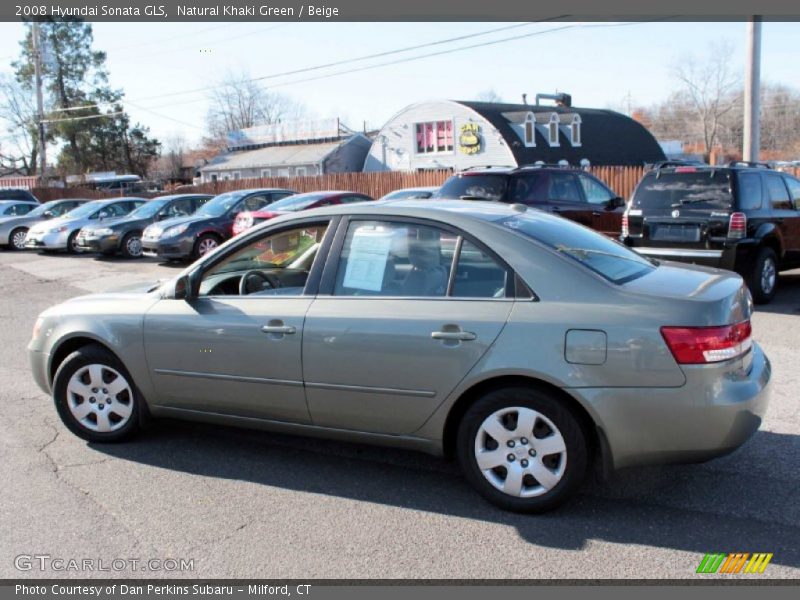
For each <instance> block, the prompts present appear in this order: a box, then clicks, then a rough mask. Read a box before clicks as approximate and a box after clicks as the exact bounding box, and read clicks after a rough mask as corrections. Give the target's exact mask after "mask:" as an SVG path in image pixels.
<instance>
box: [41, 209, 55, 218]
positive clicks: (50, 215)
mask: <svg viewBox="0 0 800 600" xmlns="http://www.w3.org/2000/svg"><path fill="white" fill-rule="evenodd" d="M42 216H43V217H44V218H45V219H52V218H53V217H55V216H56V215H55V213H54V212H53V211H52V210H46V211H44V212H43V213H42Z"/></svg>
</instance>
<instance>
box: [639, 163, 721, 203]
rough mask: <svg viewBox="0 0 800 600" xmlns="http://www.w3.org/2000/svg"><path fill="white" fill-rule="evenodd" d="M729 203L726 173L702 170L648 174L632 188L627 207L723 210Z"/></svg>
mask: <svg viewBox="0 0 800 600" xmlns="http://www.w3.org/2000/svg"><path fill="white" fill-rule="evenodd" d="M732 202H733V196H732V194H731V182H730V173H729V172H728V171H720V170H713V169H712V170H709V169H705V170H701V171H694V172H681V171H674V172H672V173H661V174H658V173H657V172H656V173H649V174H648V175H646V176H645V178H644V179H643V180H642V183H640V184H639V187H638V188H637V189H636V193H635V194H634V196H633V200H632V202H631V207H632V208H641V209H643V210H648V209H651V210H659V209H662V210H666V209H669V210H672V209H674V208H680V207H681V206H684V205H691V206H692V208H700V209H704V208H708V209H713V210H727V209H730V207H731V203H732Z"/></svg>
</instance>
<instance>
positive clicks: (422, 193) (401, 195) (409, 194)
mask: <svg viewBox="0 0 800 600" xmlns="http://www.w3.org/2000/svg"><path fill="white" fill-rule="evenodd" d="M432 195H433V192H432V191H431V190H397V191H396V192H391V193H389V194H386V195H385V196H384V197H383V199H384V200H406V199H408V198H430V197H431V196H432Z"/></svg>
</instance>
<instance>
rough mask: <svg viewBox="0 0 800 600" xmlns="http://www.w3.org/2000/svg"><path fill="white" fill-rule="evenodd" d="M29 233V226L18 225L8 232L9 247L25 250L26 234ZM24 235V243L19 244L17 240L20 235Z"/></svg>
mask: <svg viewBox="0 0 800 600" xmlns="http://www.w3.org/2000/svg"><path fill="white" fill-rule="evenodd" d="M27 234H28V228H27V227H17V228H16V229H14V230H13V231H12V232H11V233H9V234H8V247H9V249H11V250H24V249H25V237H24V236H25V235H27ZM20 235H22V236H23V237H22V238H21V239H22V245H18V244H17V240H18V239H20V238H19V236H20Z"/></svg>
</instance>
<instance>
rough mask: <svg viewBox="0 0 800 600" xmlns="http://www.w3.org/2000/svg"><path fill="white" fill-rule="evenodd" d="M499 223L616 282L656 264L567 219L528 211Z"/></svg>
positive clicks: (649, 268)
mask: <svg viewBox="0 0 800 600" xmlns="http://www.w3.org/2000/svg"><path fill="white" fill-rule="evenodd" d="M499 223H500V225H503V226H504V227H508V228H509V229H513V230H514V231H518V232H520V233H522V234H524V235H526V236H528V237H530V238H532V239H534V240H536V241H538V242H541V243H542V244H544V245H545V246H548V247H550V248H552V249H553V250H555V251H556V252H558V253H560V254H563V255H564V256H568V257H569V258H571V259H572V260H575V261H577V262H579V263H581V264H582V265H584V266H585V267H588V268H589V269H591V270H592V271H594V272H595V273H598V274H599V275H601V276H603V277H605V278H606V279H608V280H609V281H611V282H612V283H617V284H622V283H626V282H628V281H631V280H632V279H637V278H638V277H641V276H642V275H645V274H647V273H649V272H650V271H652V270H653V269H655V268H656V265H655V264H654V263H653V262H651V261H649V260H648V259H646V258H643V257H642V256H640V255H638V254H636V253H635V252H633V251H632V250H629V249H628V248H627V247H626V246H623V245H622V244H620V243H619V242H615V241H613V240H612V239H610V238H608V237H606V236H604V235H602V234H599V233H596V232H594V231H592V230H591V229H587V228H586V227H582V226H581V225H578V224H577V223H573V222H572V221H568V220H567V219H553V218H543V217H542V216H539V215H536V214H535V213H534V212H526V213H524V214H520V215H515V216H513V217H508V218H506V219H503V220H500V221H499Z"/></svg>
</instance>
